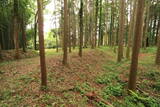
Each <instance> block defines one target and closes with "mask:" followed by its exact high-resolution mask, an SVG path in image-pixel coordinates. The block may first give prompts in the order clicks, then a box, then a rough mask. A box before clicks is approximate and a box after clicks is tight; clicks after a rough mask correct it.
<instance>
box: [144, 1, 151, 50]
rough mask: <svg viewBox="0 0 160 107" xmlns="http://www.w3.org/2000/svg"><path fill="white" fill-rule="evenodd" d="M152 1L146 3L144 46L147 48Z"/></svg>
mask: <svg viewBox="0 0 160 107" xmlns="http://www.w3.org/2000/svg"><path fill="white" fill-rule="evenodd" d="M150 4H151V3H150V1H148V2H147V4H146V21H145V25H144V33H143V48H144V49H146V45H147V42H146V41H147V36H148V27H149V19H150V17H149V16H150Z"/></svg>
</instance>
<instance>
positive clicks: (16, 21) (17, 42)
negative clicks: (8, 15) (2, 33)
mask: <svg viewBox="0 0 160 107" xmlns="http://www.w3.org/2000/svg"><path fill="white" fill-rule="evenodd" d="M18 24H19V23H18V1H17V0H14V16H13V26H14V27H13V28H14V29H13V35H14V36H13V37H14V45H15V58H16V59H19V36H18V32H19V29H18V27H19V26H18Z"/></svg>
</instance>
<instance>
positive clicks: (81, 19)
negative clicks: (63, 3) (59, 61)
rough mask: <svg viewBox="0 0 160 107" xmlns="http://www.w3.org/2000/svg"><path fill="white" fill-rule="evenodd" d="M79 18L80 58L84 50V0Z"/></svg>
mask: <svg viewBox="0 0 160 107" xmlns="http://www.w3.org/2000/svg"><path fill="white" fill-rule="evenodd" d="M79 18H80V24H79V25H80V26H79V27H80V42H79V56H80V57H82V48H83V0H81V3H80V11H79Z"/></svg>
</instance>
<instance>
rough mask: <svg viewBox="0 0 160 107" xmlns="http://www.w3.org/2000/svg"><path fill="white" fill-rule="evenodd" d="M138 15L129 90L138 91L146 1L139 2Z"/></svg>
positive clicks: (139, 0)
mask: <svg viewBox="0 0 160 107" xmlns="http://www.w3.org/2000/svg"><path fill="white" fill-rule="evenodd" d="M137 6H138V7H137V13H136V25H135V35H134V46H133V53H132V61H131V68H130V75H129V83H128V88H129V90H133V91H134V90H135V89H136V78H137V69H138V55H139V51H140V46H141V37H142V32H141V31H142V28H143V27H142V25H143V12H144V0H138V5H137Z"/></svg>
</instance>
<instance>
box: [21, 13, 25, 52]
mask: <svg viewBox="0 0 160 107" xmlns="http://www.w3.org/2000/svg"><path fill="white" fill-rule="evenodd" d="M21 30H22V40H23V41H22V42H23V43H22V47H23V52H26V25H25V20H24V16H23V15H22V19H21Z"/></svg>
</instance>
